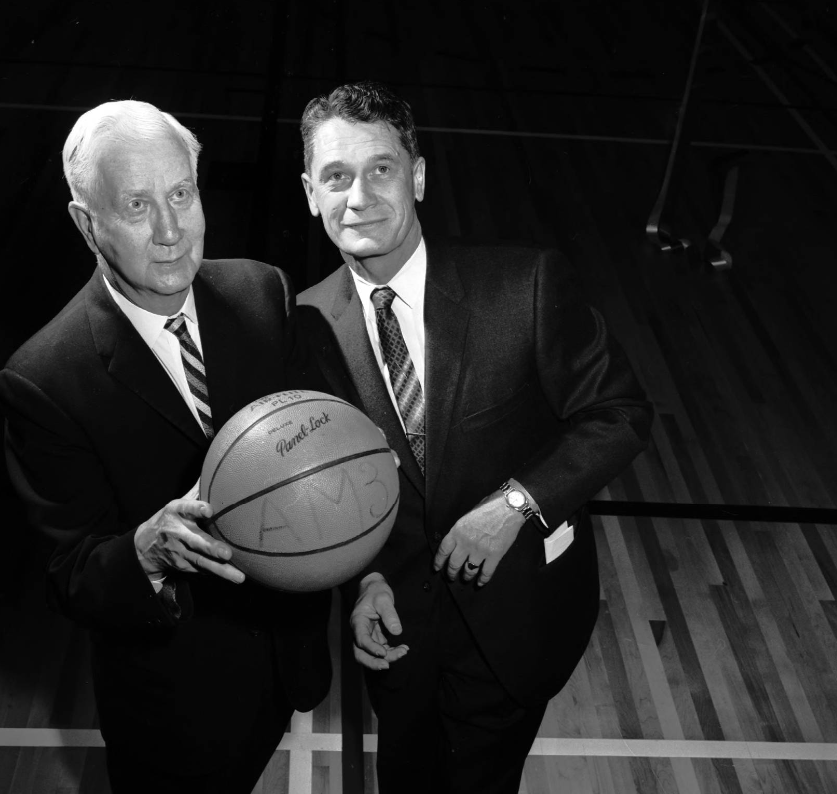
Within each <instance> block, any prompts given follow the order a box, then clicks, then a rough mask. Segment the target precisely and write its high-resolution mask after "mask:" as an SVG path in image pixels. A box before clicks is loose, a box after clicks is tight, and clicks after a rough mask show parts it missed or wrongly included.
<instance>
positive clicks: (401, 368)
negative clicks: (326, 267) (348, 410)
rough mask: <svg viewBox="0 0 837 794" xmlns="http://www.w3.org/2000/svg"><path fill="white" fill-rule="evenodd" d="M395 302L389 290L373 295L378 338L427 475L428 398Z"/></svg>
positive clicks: (412, 446)
mask: <svg viewBox="0 0 837 794" xmlns="http://www.w3.org/2000/svg"><path fill="white" fill-rule="evenodd" d="M393 300H395V292H394V291H393V290H392V289H390V288H389V287H379V288H378V289H376V290H373V291H372V305H373V306H374V307H375V319H376V320H377V322H378V336H379V337H380V338H381V348H382V349H383V352H384V360H385V361H386V363H387V369H388V370H389V380H390V383H392V390H393V392H395V399H396V401H397V402H398V411H399V413H400V414H401V418H402V419H403V420H404V427H405V429H406V431H407V440H408V441H409V442H410V449H412V451H413V455H414V456H415V459H416V462H417V463H418V465H419V468H420V469H421V473H422V474H424V394H422V391H421V384H420V383H419V379H418V375H416V368H415V367H414V366H413V362H412V360H411V359H410V354H409V352H408V351H407V344H406V343H405V342H404V337H403V336H402V334H401V326H400V325H399V324H398V318H397V317H396V316H395V314H394V313H393V311H392V302H393Z"/></svg>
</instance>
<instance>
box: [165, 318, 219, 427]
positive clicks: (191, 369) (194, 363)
mask: <svg viewBox="0 0 837 794" xmlns="http://www.w3.org/2000/svg"><path fill="white" fill-rule="evenodd" d="M166 330H167V331H170V332H171V333H173V334H174V335H175V336H176V337H177V338H178V340H179V341H180V357H181V358H182V359H183V371H184V372H185V373H186V380H187V381H188V383H189V391H190V392H192V399H193V400H194V401H195V408H197V409H198V416H199V417H200V420H201V425H203V432H204V433H206V437H207V438H208V439H210V440H211V439H212V436H213V435H215V432H214V431H213V429H212V411H211V410H210V409H209V390H208V389H207V388H206V370H205V369H204V366H203V359H202V358H201V354H200V351H199V350H198V347H197V345H196V344H195V342H194V340H193V339H192V337H191V336H190V335H189V329H188V328H187V327H186V315H185V314H178V315H177V317H170V318H169V319H168V320H166Z"/></svg>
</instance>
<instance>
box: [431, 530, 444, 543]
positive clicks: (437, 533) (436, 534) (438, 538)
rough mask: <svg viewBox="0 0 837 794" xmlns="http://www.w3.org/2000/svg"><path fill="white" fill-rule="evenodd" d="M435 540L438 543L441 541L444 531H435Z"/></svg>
mask: <svg viewBox="0 0 837 794" xmlns="http://www.w3.org/2000/svg"><path fill="white" fill-rule="evenodd" d="M433 540H435V541H436V543H441V542H442V533H441V532H434V533H433Z"/></svg>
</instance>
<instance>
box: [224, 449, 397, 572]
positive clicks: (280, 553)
mask: <svg viewBox="0 0 837 794" xmlns="http://www.w3.org/2000/svg"><path fill="white" fill-rule="evenodd" d="M387 452H389V450H387ZM400 499H401V495H400V494H399V495H398V496H396V497H395V501H394V502H393V503H392V504H391V505H390V507H389V510H387V511H386V513H384V515H383V516H381V518H380V519H379V520H378V521H377V522H376V523H374V524H373V525H372V526H371V527H369V528H368V529H364V530H363V532H360V533H358V534H357V535H355V536H354V537H351V538H347V539H346V540H341V541H340V542H339V543H334V544H333V545H331V546H322V547H320V548H317V549H310V550H308V551H261V550H259V549H254V548H251V547H250V546H242V545H240V544H238V543H235V542H234V541H232V540H230V539H229V538H227V536H226V535H225V534H224V533H223V532H222V531H221V528H220V527H219V526H218V525H217V524H216V525H215V529H216V531H217V532H218V534H219V535H220V536H221V539H222V540H223V541H224V542H225V543H228V544H229V545H230V546H232V547H233V548H235V549H238V550H239V551H243V552H246V553H247V554H256V555H258V556H260V557H306V556H309V555H311V554H321V553H323V552H326V551H331V550H332V549H339V548H340V547H341V546H348V545H349V544H350V543H354V542H355V541H356V540H360V539H361V538H362V537H365V536H366V535H368V534H369V533H370V532H373V531H374V530H376V529H377V528H378V527H379V526H381V524H383V523H384V521H386V520H387V519H388V518H389V516H390V513H392V511H393V510H395V508H396V507H397V506H398V502H399V500H400ZM268 586H269V585H268Z"/></svg>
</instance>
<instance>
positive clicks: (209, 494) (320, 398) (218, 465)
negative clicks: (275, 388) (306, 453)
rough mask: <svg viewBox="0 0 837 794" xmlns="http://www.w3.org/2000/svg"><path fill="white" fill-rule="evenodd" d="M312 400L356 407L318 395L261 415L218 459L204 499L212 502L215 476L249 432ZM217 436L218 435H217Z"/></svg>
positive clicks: (337, 399) (343, 401)
mask: <svg viewBox="0 0 837 794" xmlns="http://www.w3.org/2000/svg"><path fill="white" fill-rule="evenodd" d="M312 402H323V403H327V402H331V403H337V404H339V405H347V406H349V408H354V406H353V405H352V404H351V403H347V402H346V401H345V400H341V399H339V398H337V397H331V396H317V397H309V398H308V399H305V400H299V401H298V402H289V403H286V404H285V405H282V406H280V407H279V408H276V409H274V410H273V411H270V412H269V413H266V414H264V415H263V416H260V417H259V418H258V419H255V420H254V421H253V422H251V423H250V424H249V425H247V427H245V428H243V429H242V430H239V431H238V435H237V436H236V438H235V440H234V441H233V442H232V443H231V444H230V445H229V447H227V449H226V451H225V452H224V454H223V455H222V456H221V457H220V458H219V459H218V462H217V463H216V464H215V471H213V472H212V477H211V479H210V480H209V485H207V487H206V499H205V500H204V501H206V502H209V503H210V504H211V503H212V486H213V484H214V483H215V477H216V476H217V475H218V472H219V471H220V470H221V465H222V464H223V463H224V461H225V460H226V459H227V456H228V455H229V454H230V453H231V452H232V451H233V449H235V447H236V446H237V445H238V442H239V441H241V439H242V438H245V437H246V435H247V433H248V432H249V431H250V430H252V429H253V428H254V427H255V426H256V425H258V424H259V423H260V422H262V421H263V420H265V419H269V418H270V417H271V416H274V415H275V414H278V413H279V412H280V411H284V410H285V409H286V408H295V407H297V406H299V405H305V403H312ZM355 410H357V409H355ZM216 438H217V436H216Z"/></svg>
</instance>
